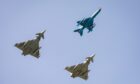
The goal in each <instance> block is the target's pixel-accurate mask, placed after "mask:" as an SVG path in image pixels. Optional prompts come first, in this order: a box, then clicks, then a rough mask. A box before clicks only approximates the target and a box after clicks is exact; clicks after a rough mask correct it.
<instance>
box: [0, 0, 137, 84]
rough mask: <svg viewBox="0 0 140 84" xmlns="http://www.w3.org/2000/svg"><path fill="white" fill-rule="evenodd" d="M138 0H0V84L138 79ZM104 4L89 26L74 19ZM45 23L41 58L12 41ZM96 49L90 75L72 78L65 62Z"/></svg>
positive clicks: (128, 83)
mask: <svg viewBox="0 0 140 84" xmlns="http://www.w3.org/2000/svg"><path fill="white" fill-rule="evenodd" d="M139 3H140V1H139V0H112V1H111V0H0V29H1V30H0V37H1V40H0V46H1V47H0V52H1V54H0V56H1V58H0V84H140V80H139V79H140V61H139V60H140V26H139V25H140V16H139V15H140V9H139V8H140V5H139ZM100 7H101V8H102V11H101V12H100V14H99V15H98V16H97V17H96V18H95V23H96V27H95V28H94V29H93V32H91V33H87V30H85V31H84V34H83V37H80V35H79V34H78V33H75V32H73V30H75V29H77V26H76V22H77V21H78V20H81V19H83V18H86V17H89V16H91V15H92V13H94V11H96V10H97V9H98V8H100ZM45 29H46V33H45V39H44V40H41V41H40V46H41V47H42V48H41V50H40V54H41V56H40V58H39V59H36V58H35V57H32V56H30V55H27V56H23V55H21V53H22V52H21V50H19V49H17V48H16V47H14V44H15V43H19V42H23V41H26V40H31V39H33V38H34V37H35V34H36V33H38V32H41V31H43V30H45ZM94 53H96V57H95V61H94V63H92V64H90V66H89V69H90V70H91V71H90V72H89V79H88V80H87V81H85V80H82V79H80V78H75V79H73V78H71V77H70V75H69V73H68V72H67V71H66V70H64V68H65V67H66V66H71V65H74V64H78V63H82V62H83V61H84V60H85V58H86V57H87V56H90V55H91V54H94Z"/></svg>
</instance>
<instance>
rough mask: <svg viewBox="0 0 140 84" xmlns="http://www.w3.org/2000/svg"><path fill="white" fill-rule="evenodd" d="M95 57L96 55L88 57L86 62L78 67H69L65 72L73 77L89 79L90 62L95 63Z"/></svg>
mask: <svg viewBox="0 0 140 84" xmlns="http://www.w3.org/2000/svg"><path fill="white" fill-rule="evenodd" d="M94 57H95V54H94V55H93V56H91V57H87V58H86V60H85V61H84V62H83V63H81V64H78V65H73V66H67V67H66V68H65V70H67V71H69V72H70V73H71V77H72V78H75V77H80V78H82V79H84V80H87V79H88V72H89V71H90V70H88V65H89V64H90V62H93V58H94Z"/></svg>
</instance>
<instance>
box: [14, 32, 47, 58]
mask: <svg viewBox="0 0 140 84" xmlns="http://www.w3.org/2000/svg"><path fill="white" fill-rule="evenodd" d="M45 31H46V30H45ZM45 31H43V32H41V33H37V34H36V38H35V39H32V40H28V41H25V42H20V43H16V44H15V47H17V48H19V49H20V50H22V55H24V56H26V55H29V54H30V55H32V56H34V57H36V58H39V57H40V53H39V50H40V48H41V47H40V46H39V42H40V40H41V38H43V39H44V33H45Z"/></svg>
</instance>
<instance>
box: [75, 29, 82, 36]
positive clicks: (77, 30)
mask: <svg viewBox="0 0 140 84" xmlns="http://www.w3.org/2000/svg"><path fill="white" fill-rule="evenodd" d="M74 32H78V33H79V34H80V36H82V35H83V28H82V29H76V30H74Z"/></svg>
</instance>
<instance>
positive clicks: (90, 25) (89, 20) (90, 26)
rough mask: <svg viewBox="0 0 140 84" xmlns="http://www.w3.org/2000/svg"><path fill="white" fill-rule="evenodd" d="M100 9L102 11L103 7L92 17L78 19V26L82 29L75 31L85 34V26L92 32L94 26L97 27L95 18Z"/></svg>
mask: <svg viewBox="0 0 140 84" xmlns="http://www.w3.org/2000/svg"><path fill="white" fill-rule="evenodd" d="M100 11H101V8H99V9H98V10H97V11H96V12H95V13H94V14H93V15H92V16H91V17H88V18H84V19H83V20H80V21H77V26H78V27H79V28H80V29H76V30H74V32H78V33H79V34H80V36H82V35H83V30H84V29H85V28H87V29H88V33H89V32H91V31H92V30H93V28H94V27H95V23H94V19H95V17H96V16H97V15H98V14H99V13H100Z"/></svg>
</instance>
